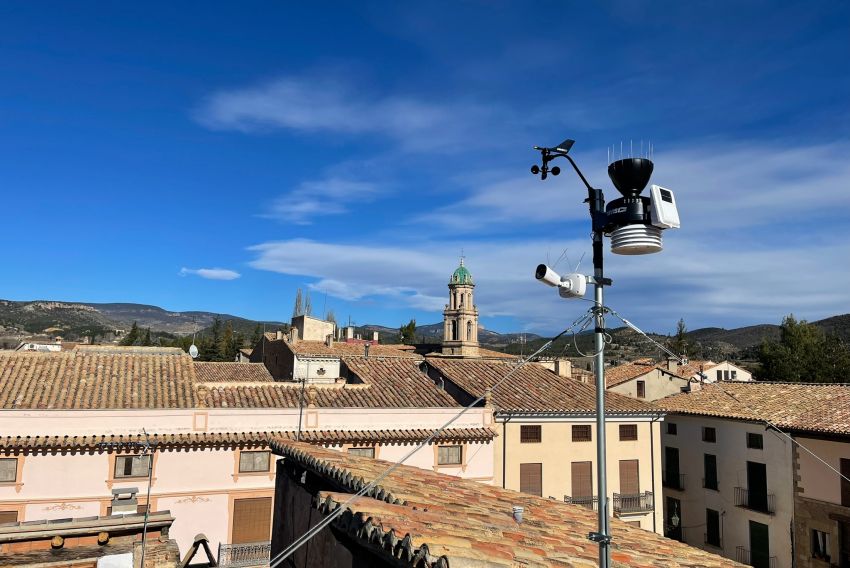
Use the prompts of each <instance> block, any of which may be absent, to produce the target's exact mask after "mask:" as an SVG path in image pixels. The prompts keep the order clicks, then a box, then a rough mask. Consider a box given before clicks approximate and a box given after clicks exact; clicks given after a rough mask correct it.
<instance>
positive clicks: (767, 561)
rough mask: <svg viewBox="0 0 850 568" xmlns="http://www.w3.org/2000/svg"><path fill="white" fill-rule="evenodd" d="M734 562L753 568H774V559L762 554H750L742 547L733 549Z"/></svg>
mask: <svg viewBox="0 0 850 568" xmlns="http://www.w3.org/2000/svg"><path fill="white" fill-rule="evenodd" d="M735 560H736V561H738V562H740V563H741V564H746V565H747V566H753V567H754V568H776V557H775V556H767V555H766V554H764V553H759V552H750V551H749V550H747V549H746V548H744V547H743V546H739V547H738V548H736V549H735Z"/></svg>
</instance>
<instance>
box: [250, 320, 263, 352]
mask: <svg viewBox="0 0 850 568" xmlns="http://www.w3.org/2000/svg"><path fill="white" fill-rule="evenodd" d="M262 339H263V326H262V324H259V323H258V324H257V327H255V328H254V333H253V334H252V335H251V345H250V347H252V348H253V347H256V346H257V344H259V343H260V341H262Z"/></svg>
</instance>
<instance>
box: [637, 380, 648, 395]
mask: <svg viewBox="0 0 850 568" xmlns="http://www.w3.org/2000/svg"><path fill="white" fill-rule="evenodd" d="M637 397H638V398H646V381H638V382H637Z"/></svg>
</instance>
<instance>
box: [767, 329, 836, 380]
mask: <svg viewBox="0 0 850 568" xmlns="http://www.w3.org/2000/svg"><path fill="white" fill-rule="evenodd" d="M758 360H759V363H761V368H760V369H759V371H758V375H757V378H758V379H760V380H768V381H791V382H813V383H831V382H841V381H843V380H844V378H843V374H844V373H845V372H846V370H847V368H848V367H850V348H848V347H847V345H845V344H844V343H843V342H842V341H841V340H839V339H838V338H836V337H834V336H832V335H827V334H825V333H824V332H823V331H822V330H821V329H820V328H818V327H816V326H814V325H811V324H809V323H807V322H806V321H805V320H799V321H798V320H797V319H796V318H794V315H793V314H791V315H788V316H787V317H785V318H784V319H783V320H782V325H781V327H780V337H779V341H765V342H764V343H762V345H761V347H760V349H759V353H758Z"/></svg>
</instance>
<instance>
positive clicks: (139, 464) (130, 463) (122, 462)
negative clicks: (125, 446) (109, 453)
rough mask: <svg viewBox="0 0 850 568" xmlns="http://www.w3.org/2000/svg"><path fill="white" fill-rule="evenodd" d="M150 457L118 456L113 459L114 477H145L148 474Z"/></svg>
mask: <svg viewBox="0 0 850 568" xmlns="http://www.w3.org/2000/svg"><path fill="white" fill-rule="evenodd" d="M150 463H151V457H150V456H149V455H145V456H118V457H117V458H115V477H116V478H118V477H147V476H148V474H149V473H150Z"/></svg>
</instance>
